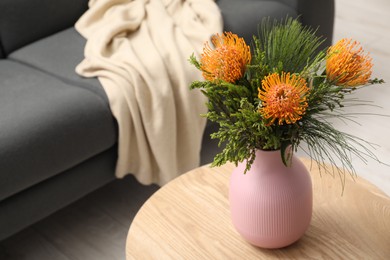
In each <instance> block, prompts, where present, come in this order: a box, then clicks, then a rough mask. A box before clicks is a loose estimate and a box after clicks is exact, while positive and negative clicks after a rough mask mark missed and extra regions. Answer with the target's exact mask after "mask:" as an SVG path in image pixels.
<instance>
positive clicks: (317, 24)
mask: <svg viewBox="0 0 390 260" xmlns="http://www.w3.org/2000/svg"><path fill="white" fill-rule="evenodd" d="M298 13H299V14H300V15H301V21H302V23H303V24H305V25H309V26H311V27H312V28H314V29H317V28H318V31H317V35H318V36H323V37H324V38H325V42H324V43H323V44H322V46H321V47H322V48H325V47H328V46H330V45H331V44H332V40H333V26H334V16H335V3H334V0H321V1H316V0H314V1H313V0H298Z"/></svg>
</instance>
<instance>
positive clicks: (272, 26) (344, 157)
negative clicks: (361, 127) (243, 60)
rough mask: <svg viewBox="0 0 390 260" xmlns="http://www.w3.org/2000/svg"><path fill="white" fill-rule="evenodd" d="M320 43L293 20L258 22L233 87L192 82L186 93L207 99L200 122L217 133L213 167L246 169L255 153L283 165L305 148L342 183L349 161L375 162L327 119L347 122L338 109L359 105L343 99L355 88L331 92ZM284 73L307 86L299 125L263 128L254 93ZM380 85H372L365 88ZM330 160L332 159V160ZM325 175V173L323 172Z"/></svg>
mask: <svg viewBox="0 0 390 260" xmlns="http://www.w3.org/2000/svg"><path fill="white" fill-rule="evenodd" d="M321 43H322V39H321V38H320V37H317V36H316V35H315V31H313V30H312V29H310V28H306V27H304V26H302V25H301V24H300V23H299V22H298V21H297V20H295V19H291V18H290V19H286V20H285V21H284V22H272V23H271V22H270V21H269V19H268V20H265V21H263V23H262V25H261V27H260V30H259V37H254V47H253V50H252V62H251V64H250V65H248V66H247V67H246V73H245V76H244V77H243V78H242V79H240V80H238V81H237V82H234V83H228V82H224V81H223V80H218V81H216V82H210V81H195V82H193V83H192V84H191V89H195V88H197V89H200V90H201V91H202V93H203V94H204V95H205V96H206V97H207V98H208V102H207V107H208V113H206V114H205V115H203V116H205V117H206V118H208V119H209V120H211V121H213V122H217V123H218V124H219V130H218V131H217V132H215V133H213V134H212V135H211V137H212V138H214V139H218V140H219V145H220V146H224V149H223V150H222V152H221V153H220V154H218V155H216V157H215V158H214V162H213V164H212V165H213V166H220V165H222V164H225V163H226V162H228V161H230V162H234V163H235V164H236V165H237V164H238V163H239V162H243V161H244V160H246V171H247V170H249V169H250V167H251V165H252V163H253V161H254V159H255V151H256V150H257V149H263V150H278V149H280V150H281V157H282V160H283V162H284V163H285V165H289V159H290V158H291V155H292V153H293V152H295V151H296V150H297V148H298V146H300V144H301V142H304V143H306V145H307V151H306V152H307V153H308V154H309V155H310V156H311V157H312V158H313V159H315V160H316V161H318V162H319V164H320V165H324V162H325V161H330V162H331V164H332V165H335V164H336V161H339V162H341V164H342V167H341V169H339V168H336V167H335V168H334V169H337V172H338V173H339V174H340V176H341V177H342V179H343V176H344V174H343V173H345V172H351V173H354V169H353V165H352V162H351V155H355V156H357V157H358V158H361V159H363V160H364V157H365V156H368V157H370V158H374V159H376V157H375V156H374V154H373V153H372V152H370V149H369V148H371V147H372V146H371V144H369V143H367V142H364V140H361V139H359V138H357V137H354V136H351V135H349V134H346V133H343V132H340V131H339V130H337V129H335V128H334V127H333V126H332V124H331V123H329V119H331V118H339V119H342V120H344V119H347V120H348V115H345V114H343V113H342V112H341V110H340V109H341V108H343V107H344V106H348V105H361V104H362V102H361V101H359V100H355V99H348V98H346V97H347V96H348V95H349V94H351V93H352V92H354V91H355V90H356V89H357V88H345V87H342V86H336V85H334V84H333V83H332V82H329V81H328V80H327V77H326V74H325V61H326V57H327V55H326V51H325V50H324V51H321V50H320V51H319V50H318V47H319V46H320V45H321ZM190 62H191V63H192V64H193V65H194V66H196V67H197V68H198V69H200V70H201V63H200V62H199V61H197V60H196V58H195V57H194V56H191V57H190ZM274 72H277V73H279V74H280V73H282V72H290V73H294V74H297V75H299V76H300V77H302V78H304V79H305V80H306V82H307V86H308V89H309V90H308V94H307V99H306V101H307V105H308V106H307V108H306V111H305V114H304V115H303V116H302V118H301V119H300V120H298V121H297V122H295V123H293V124H278V123H274V124H271V125H269V124H268V122H269V121H268V120H265V118H263V116H262V114H261V113H260V112H259V109H260V108H261V107H262V105H263V104H262V103H261V101H260V99H259V98H258V91H259V89H263V88H262V80H263V79H264V77H266V76H268V75H269V74H270V73H274ZM378 83H383V80H381V79H372V80H370V81H369V82H368V84H378ZM335 157H336V158H335ZM324 169H325V168H324Z"/></svg>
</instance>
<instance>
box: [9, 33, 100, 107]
mask: <svg viewBox="0 0 390 260" xmlns="http://www.w3.org/2000/svg"><path fill="white" fill-rule="evenodd" d="M85 43H86V40H85V39H84V38H83V37H82V36H81V35H80V34H79V33H78V32H77V31H76V30H75V29H74V28H73V27H71V28H69V29H66V30H64V31H61V32H59V33H56V34H53V35H51V36H49V37H46V38H43V39H41V40H39V41H36V42H34V43H32V44H30V45H27V46H25V47H23V48H21V49H19V50H17V51H15V52H13V53H11V54H10V55H9V56H8V59H11V60H15V61H18V62H20V63H23V64H26V65H28V66H31V67H34V68H36V69H38V70H41V71H43V72H45V73H47V74H50V75H52V76H54V77H57V78H58V79H59V80H61V81H63V82H65V83H69V84H72V85H77V86H79V87H81V88H85V89H87V90H89V91H92V92H94V93H96V94H97V95H98V96H99V97H101V98H102V99H103V100H104V101H106V102H107V104H108V99H107V96H106V93H105V92H104V89H103V87H102V86H101V84H100V83H99V81H98V80H97V79H96V78H84V77H81V76H79V75H78V74H77V73H76V72H75V68H76V66H77V65H78V64H79V63H80V62H81V61H82V60H83V59H84V46H85Z"/></svg>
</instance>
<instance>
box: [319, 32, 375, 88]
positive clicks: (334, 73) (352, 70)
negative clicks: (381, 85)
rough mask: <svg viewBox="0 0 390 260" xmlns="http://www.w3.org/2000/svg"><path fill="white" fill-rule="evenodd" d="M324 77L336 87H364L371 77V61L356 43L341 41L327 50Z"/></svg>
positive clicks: (347, 40)
mask: <svg viewBox="0 0 390 260" xmlns="http://www.w3.org/2000/svg"><path fill="white" fill-rule="evenodd" d="M328 55H329V57H328V59H327V60H326V75H327V78H328V80H329V81H330V82H333V83H334V84H335V85H337V86H346V87H354V86H358V85H364V84H366V83H367V82H368V80H369V79H370V77H371V68H372V65H373V64H372V63H371V61H372V59H371V57H370V56H369V55H368V54H365V53H364V51H363V48H362V47H361V46H360V44H359V43H358V42H357V41H352V40H351V39H341V40H340V41H338V42H337V43H336V44H335V45H333V46H331V47H330V48H329V49H328Z"/></svg>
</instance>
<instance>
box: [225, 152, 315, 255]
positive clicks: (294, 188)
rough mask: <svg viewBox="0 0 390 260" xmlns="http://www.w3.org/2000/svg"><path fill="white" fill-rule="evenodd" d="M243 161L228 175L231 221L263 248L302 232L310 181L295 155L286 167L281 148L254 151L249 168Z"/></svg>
mask: <svg viewBox="0 0 390 260" xmlns="http://www.w3.org/2000/svg"><path fill="white" fill-rule="evenodd" d="M245 165H246V164H245V163H241V164H239V165H238V167H237V168H236V169H235V170H234V171H233V173H232V175H231V178H230V190H229V201H230V210H231V215H232V222H233V225H234V227H235V228H236V230H237V231H238V233H240V234H241V236H242V237H243V238H244V239H245V240H247V241H248V242H249V243H251V244H253V245H255V246H258V247H262V248H281V247H285V246H288V245H290V244H292V243H294V242H295V241H297V240H298V239H299V238H301V237H302V236H303V234H304V233H305V231H306V229H307V228H308V226H309V224H310V221H311V215H312V205H313V196H312V193H313V192H312V183H311V178H310V175H309V172H308V170H307V169H306V167H305V166H304V165H303V164H302V162H301V161H300V160H299V159H298V158H297V157H295V156H293V158H292V162H291V166H289V167H286V166H285V165H284V164H283V162H282V159H281V156H280V151H262V150H258V151H257V152H256V159H255V161H254V163H253V165H252V167H251V169H250V170H249V171H248V172H247V173H246V174H244V169H245Z"/></svg>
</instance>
